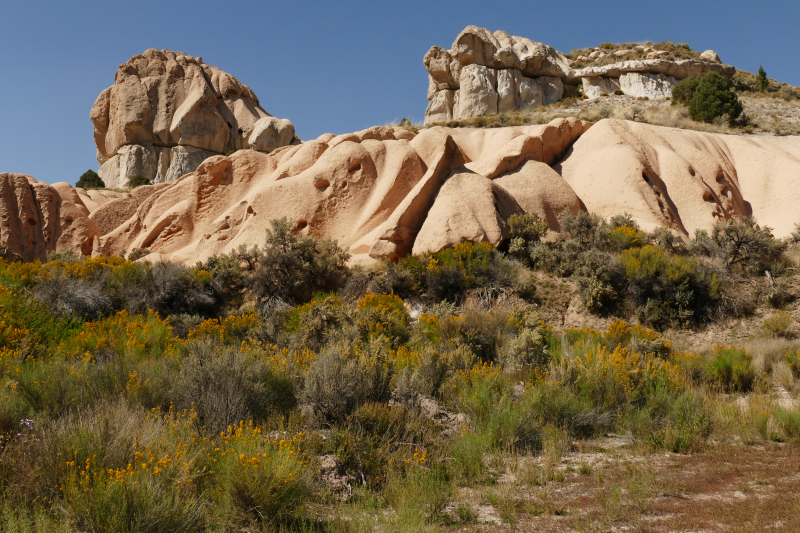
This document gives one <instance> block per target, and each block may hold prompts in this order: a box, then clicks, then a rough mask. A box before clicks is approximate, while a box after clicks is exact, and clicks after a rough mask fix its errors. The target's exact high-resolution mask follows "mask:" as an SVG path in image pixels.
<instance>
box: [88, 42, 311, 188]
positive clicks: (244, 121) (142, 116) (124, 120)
mask: <svg viewBox="0 0 800 533" xmlns="http://www.w3.org/2000/svg"><path fill="white" fill-rule="evenodd" d="M90 118H91V120H92V123H93V124H94V140H95V145H96V146H97V161H98V163H100V164H101V165H102V166H101V167H100V171H99V174H100V177H101V178H102V179H103V181H104V182H105V184H106V186H108V187H124V186H125V185H126V183H127V182H128V180H129V179H130V178H131V177H133V176H136V175H139V174H140V175H143V176H145V177H146V178H148V179H150V180H151V181H152V182H153V183H162V182H172V181H175V180H177V179H178V178H179V177H181V176H183V175H184V174H188V173H189V172H192V171H194V170H195V169H196V168H197V167H198V165H199V164H200V163H202V162H203V160H205V159H207V158H208V157H211V156H213V155H219V154H224V153H227V152H230V151H234V150H240V149H246V148H251V147H252V148H254V149H257V150H263V151H271V150H274V149H275V148H277V147H280V146H285V145H288V144H290V143H292V142H298V141H297V140H296V138H295V135H294V126H292V124H291V122H289V121H288V120H286V119H284V120H280V121H279V120H278V119H275V118H274V117H272V116H271V115H270V114H269V113H267V112H266V111H264V109H262V108H261V106H260V105H259V102H258V98H257V97H256V95H255V94H254V93H253V91H251V90H250V88H249V87H247V85H244V84H242V83H241V82H239V80H237V79H236V78H235V77H233V76H231V75H230V74H228V73H226V72H223V71H222V70H220V69H218V68H216V67H212V66H211V65H206V64H205V63H203V60H202V58H195V57H191V56H189V55H187V54H184V53H182V52H173V51H171V50H157V49H154V48H151V49H149V50H147V51H145V52H144V54H142V55H136V56H134V57H132V58H131V59H130V60H129V61H128V62H127V63H124V64H123V65H120V67H119V68H118V69H117V73H116V76H115V79H114V85H112V86H111V87H109V88H108V89H106V90H104V91H103V92H101V93H100V95H99V96H98V97H97V100H96V101H95V103H94V106H93V107H92V111H91V114H90Z"/></svg>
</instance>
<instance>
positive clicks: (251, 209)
mask: <svg viewBox="0 0 800 533" xmlns="http://www.w3.org/2000/svg"><path fill="white" fill-rule="evenodd" d="M247 214H248V215H253V216H255V214H256V212H255V211H253V206H252V205H248V206H247Z"/></svg>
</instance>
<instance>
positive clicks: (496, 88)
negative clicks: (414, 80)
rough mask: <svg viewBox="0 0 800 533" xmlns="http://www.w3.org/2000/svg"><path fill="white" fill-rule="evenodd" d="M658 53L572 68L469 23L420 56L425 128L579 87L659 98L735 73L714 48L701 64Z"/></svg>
mask: <svg viewBox="0 0 800 533" xmlns="http://www.w3.org/2000/svg"><path fill="white" fill-rule="evenodd" d="M641 50H642V51H643V53H644V52H645V51H646V50H645V49H644V48H642V49H641ZM650 50H652V49H650ZM635 52H636V51H635V50H617V51H616V52H614V56H615V57H617V58H619V59H620V60H622V59H624V58H626V57H628V56H630V55H632V54H634V53H635ZM664 54H666V52H664V51H656V50H652V51H651V52H650V53H648V59H634V60H628V61H620V62H616V63H613V64H610V65H603V66H589V67H586V68H583V69H580V70H575V69H573V68H571V67H570V61H569V59H568V58H567V56H566V55H564V54H562V53H561V52H559V51H557V50H555V49H553V48H552V47H550V46H547V45H545V44H542V43H537V42H534V41H531V40H530V39H526V38H524V37H515V36H511V35H509V34H507V33H506V32H503V31H496V32H494V33H492V32H490V31H489V30H487V29H485V28H478V27H476V26H468V27H467V28H465V29H464V31H462V32H461V33H460V34H459V35H458V37H456V40H455V42H454V43H453V46H452V47H451V49H450V50H445V49H444V48H442V47H440V46H434V47H432V48H431V49H430V50H428V52H427V53H426V54H425V57H424V58H423V64H424V65H425V68H426V69H427V71H428V101H429V103H428V108H427V109H426V111H425V123H426V124H432V123H437V122H447V121H450V120H461V119H466V118H470V117H475V116H479V115H485V114H487V113H498V112H500V113H502V112H506V111H513V110H517V109H527V108H530V107H536V106H540V105H543V104H544V105H548V104H553V103H555V102H557V101H558V100H560V99H561V98H562V97H564V96H565V95H569V94H571V95H577V93H578V85H583V91H584V94H585V95H586V96H587V97H588V98H590V99H592V98H597V97H599V96H600V95H601V94H602V93H607V92H613V91H614V90H615V89H621V90H622V91H623V92H625V93H626V94H630V95H631V96H647V97H649V98H662V97H664V96H669V95H670V94H671V92H672V88H673V87H674V86H675V85H676V84H677V83H678V81H680V80H682V79H684V78H687V77H689V76H702V75H704V74H706V73H708V72H717V73H719V74H721V75H722V76H724V77H726V78H728V79H730V78H731V77H732V76H733V74H734V73H735V69H734V67H732V66H730V65H723V64H721V63H720V60H719V56H717V55H716V54H715V53H714V52H713V50H707V51H706V52H704V53H703V54H702V55H701V59H700V60H697V59H679V60H675V61H669V60H666V59H662V58H661V56H662V55H664ZM602 57H604V54H603V53H602V52H600V51H595V52H592V54H590V56H589V57H584V58H583V59H584V60H588V59H595V58H602ZM626 88H627V90H626Z"/></svg>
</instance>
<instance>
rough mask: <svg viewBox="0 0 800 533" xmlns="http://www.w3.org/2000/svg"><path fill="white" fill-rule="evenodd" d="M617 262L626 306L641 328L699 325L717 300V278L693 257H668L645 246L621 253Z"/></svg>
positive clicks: (658, 249) (655, 249)
mask: <svg viewBox="0 0 800 533" xmlns="http://www.w3.org/2000/svg"><path fill="white" fill-rule="evenodd" d="M621 262H622V266H623V267H624V268H625V273H626V276H627V285H628V294H629V295H630V296H629V302H630V304H631V305H632V306H633V307H634V308H635V310H636V314H637V315H638V316H639V319H640V320H641V321H642V322H643V323H645V324H648V325H651V326H655V327H659V328H663V327H666V326H668V325H670V324H678V325H687V324H692V323H702V322H704V321H706V320H708V318H709V316H710V312H711V309H712V308H713V306H714V305H715V304H716V303H717V301H718V300H719V299H720V291H719V280H718V277H717V274H716V273H715V272H708V271H706V270H705V269H704V268H703V267H702V266H701V265H700V264H699V262H698V261H697V259H696V258H694V257H685V256H671V255H670V254H669V253H667V252H665V251H664V250H663V249H661V248H659V247H657V246H653V245H647V246H643V247H642V248H634V249H631V250H625V251H624V252H622V256H621Z"/></svg>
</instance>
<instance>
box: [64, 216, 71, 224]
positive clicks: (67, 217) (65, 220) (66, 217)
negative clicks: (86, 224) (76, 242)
mask: <svg viewBox="0 0 800 533" xmlns="http://www.w3.org/2000/svg"><path fill="white" fill-rule="evenodd" d="M64 223H65V224H66V225H67V226H69V225H70V224H72V217H71V216H69V215H67V216H65V217H64Z"/></svg>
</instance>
